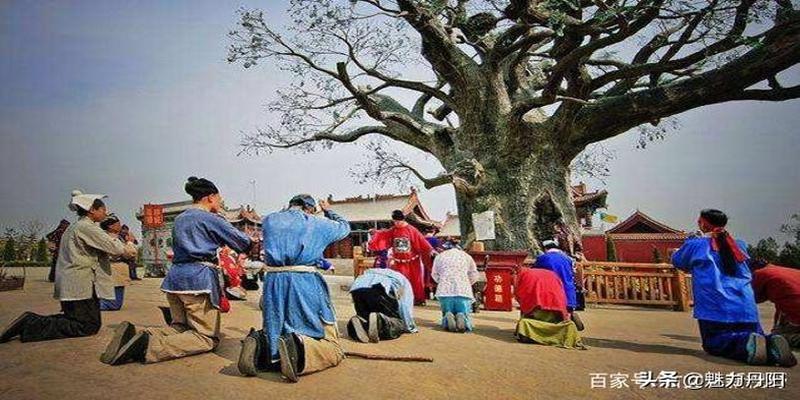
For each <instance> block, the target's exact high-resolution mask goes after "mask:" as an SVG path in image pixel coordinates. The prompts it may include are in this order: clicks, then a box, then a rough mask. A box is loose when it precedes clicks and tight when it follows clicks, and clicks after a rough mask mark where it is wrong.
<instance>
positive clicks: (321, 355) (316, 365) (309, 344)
mask: <svg viewBox="0 0 800 400" xmlns="http://www.w3.org/2000/svg"><path fill="white" fill-rule="evenodd" d="M299 336H300V338H301V339H302V340H303V349H304V350H305V367H304V368H303V372H302V373H301V374H300V375H308V374H312V373H314V372H318V371H322V370H324V369H328V368H331V367H335V366H337V365H339V363H341V362H342V360H344V350H343V349H342V346H341V345H340V344H339V333H338V332H337V330H336V325H325V337H323V338H322V339H314V338H311V337H308V336H303V335H299Z"/></svg>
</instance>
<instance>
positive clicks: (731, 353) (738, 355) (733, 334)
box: [697, 319, 764, 362]
mask: <svg viewBox="0 0 800 400" xmlns="http://www.w3.org/2000/svg"><path fill="white" fill-rule="evenodd" d="M697 323H698V324H699V325H700V337H701V338H702V339H703V350H705V351H706V353H708V354H711V355H712V356H717V357H725V358H730V359H732V360H737V361H742V362H747V340H748V339H749V338H750V334H751V333H758V334H760V335H763V334H764V331H763V330H761V324H759V323H758V322H716V321H707V320H702V319H699V320H697Z"/></svg>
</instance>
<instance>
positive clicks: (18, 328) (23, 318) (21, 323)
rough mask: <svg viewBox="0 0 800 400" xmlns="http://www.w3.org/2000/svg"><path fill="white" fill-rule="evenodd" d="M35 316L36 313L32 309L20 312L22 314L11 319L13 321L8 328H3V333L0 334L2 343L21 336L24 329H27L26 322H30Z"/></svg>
mask: <svg viewBox="0 0 800 400" xmlns="http://www.w3.org/2000/svg"><path fill="white" fill-rule="evenodd" d="M35 316H36V314H34V313H32V312H30V311H25V312H24V313H22V314H20V316H19V317H17V318H16V319H15V320H13V321H11V323H10V324H8V325H7V326H6V329H5V330H3V333H2V334H0V343H5V342H9V341H11V339H14V338H15V337H17V336H19V335H20V334H21V333H22V330H23V329H25V324H27V323H28V320H30V318H31V317H35Z"/></svg>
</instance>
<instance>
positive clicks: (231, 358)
mask: <svg viewBox="0 0 800 400" xmlns="http://www.w3.org/2000/svg"><path fill="white" fill-rule="evenodd" d="M45 272H46V271H44V269H33V270H29V274H28V278H29V280H28V283H27V284H26V287H25V290H24V291H15V292H2V293H0V324H2V325H5V324H6V323H8V322H9V321H10V320H11V319H13V318H14V317H15V316H16V315H17V314H19V313H20V312H22V311H25V310H31V311H35V312H38V313H54V312H56V311H57V310H58V303H57V302H56V301H54V300H53V299H52V297H51V295H52V284H50V283H48V282H46V281H45V280H44V276H45ZM329 279H330V280H329V282H330V284H331V287H332V288H333V291H334V300H335V304H336V307H337V310H338V314H339V324H340V328H343V324H344V321H346V320H347V318H348V317H350V316H351V315H352V314H353V308H352V305H351V304H350V301H349V297H348V296H347V294H346V292H344V291H342V290H341V288H340V287H341V286H342V285H346V284H347V281H348V279H347V278H346V277H329ZM159 284H160V279H145V280H143V281H139V282H134V283H133V285H132V286H130V287H129V288H128V290H127V292H126V296H125V297H126V299H125V307H124V308H123V310H122V311H118V312H107V313H104V314H103V328H102V329H101V331H100V333H99V334H98V335H96V336H93V337H88V338H77V339H68V340H60V341H52V342H39V343H27V344H23V343H20V342H19V341H13V342H11V343H7V344H0V399H84V398H87V399H108V398H118V399H123V398H124V399H129V398H135V399H145V398H147V399H150V398H155V399H195V398H203V399H222V398H226V399H237V400H239V399H251V398H252V399H271V398H274V399H294V398H297V399H299V398H303V399H322V398H326V399H368V398H370V399H373V398H389V399H418V398H424V399H450V398H452V399H462V398H469V399H552V398H557V397H563V398H609V399H618V398H636V399H640V398H694V399H701V398H702V399H717V398H720V399H721V398H734V397H735V398H737V399H750V398H752V399H756V398H758V399H763V398H765V396H769V398H770V399H798V398H800V367H798V368H794V369H781V368H766V367H750V366H746V365H739V364H736V363H733V362H730V361H727V360H724V359H720V358H715V357H710V356H708V355H706V354H705V353H703V351H702V350H701V348H700V342H699V338H698V333H697V328H696V325H695V321H694V320H693V319H692V318H691V315H690V313H680V312H671V311H666V310H649V309H640V308H627V307H615V308H592V309H589V310H587V311H586V312H584V313H583V314H582V318H583V320H584V322H585V323H586V326H587V330H586V331H585V332H583V334H584V341H585V343H586V344H587V345H588V346H589V347H590V349H589V350H586V351H579V350H565V349H560V348H553V347H544V346H537V345H526V344H521V343H517V342H516V341H515V340H514V337H513V335H512V332H513V329H514V324H515V319H516V313H514V312H487V311H482V312H480V313H479V314H477V315H475V326H476V331H475V332H474V333H472V334H452V333H448V332H444V331H442V330H440V329H438V328H437V320H438V315H439V313H438V310H437V307H436V305H435V303H433V304H429V305H428V306H426V307H420V308H416V309H415V312H416V317H417V321H418V324H419V325H420V332H419V333H418V334H415V335H405V336H403V337H401V338H400V339H398V340H394V341H388V342H381V343H380V344H377V345H374V344H373V345H370V344H361V343H355V342H353V341H351V340H349V339H348V338H344V339H343V343H344V346H345V348H346V349H347V350H352V351H363V352H371V353H381V354H392V355H423V356H429V357H433V358H434V362H433V363H403V362H390V361H373V360H361V359H347V360H345V361H344V362H343V363H342V364H341V365H340V366H339V367H338V368H334V369H332V370H328V371H323V372H321V373H318V374H315V375H310V376H306V377H303V378H302V379H301V381H300V382H299V383H297V384H289V383H285V382H283V381H282V380H281V378H280V376H279V375H278V374H273V373H265V374H262V375H260V376H258V377H255V378H245V377H242V376H240V375H239V373H238V371H237V369H236V360H237V357H238V354H239V346H240V343H239V341H240V339H241V338H242V337H243V336H244V335H245V334H246V333H247V331H248V329H249V328H250V327H251V326H257V325H259V324H260V312H259V310H258V305H257V303H256V302H257V299H258V293H251V294H250V297H249V299H248V301H246V302H236V303H234V304H233V309H232V311H231V312H230V313H228V314H225V315H224V316H223V321H222V325H223V327H222V334H223V339H222V341H221V343H220V346H219V348H218V349H217V350H216V351H215V352H214V353H209V354H204V355H199V356H194V357H189V358H185V359H181V360H174V361H170V362H164V363H161V364H152V365H141V364H129V365H124V366H119V367H110V366H107V365H105V364H102V363H100V362H99V361H98V357H99V355H100V353H101V352H102V351H103V349H104V348H105V345H106V343H107V341H108V340H109V339H110V337H111V334H112V331H113V328H114V327H115V326H117V324H119V323H120V322H121V321H124V320H129V321H132V322H133V323H135V324H139V325H157V324H159V323H160V322H161V321H160V320H161V315H160V312H159V311H158V309H157V308H156V306H158V305H162V304H166V302H165V300H164V296H163V295H162V294H161V293H160V291H159V290H158V286H159ZM771 312H772V309H771V307H763V308H762V319H763V321H764V324H765V325H767V326H768V324H769V320H770V318H771V315H772V314H771ZM341 331H342V332H344V329H341ZM647 371H651V372H652V373H653V374H654V375H657V374H658V373H659V372H661V371H676V372H677V373H678V374H680V375H684V374H687V373H692V372H698V373H701V374H703V375H705V374H706V373H715V372H720V373H722V374H723V375H724V374H728V373H731V372H733V373H737V372H743V373H748V372H757V373H765V372H778V373H785V374H786V375H785V378H786V383H785V388H784V389H782V390H781V389H705V390H699V391H696V390H689V389H683V388H681V389H658V388H646V389H640V388H639V387H638V386H637V385H636V384H635V383H634V382H633V381H632V379H633V376H634V374H636V373H639V372H647ZM594 373H600V374H616V373H620V374H627V375H628V376H629V378H628V379H627V381H625V383H627V385H628V386H630V387H628V388H625V387H623V388H620V389H616V388H615V389H612V388H606V389H597V388H595V389H593V388H592V387H591V378H592V374H594ZM622 376H624V375H622ZM596 377H600V375H596ZM607 383H608V384H610V381H607Z"/></svg>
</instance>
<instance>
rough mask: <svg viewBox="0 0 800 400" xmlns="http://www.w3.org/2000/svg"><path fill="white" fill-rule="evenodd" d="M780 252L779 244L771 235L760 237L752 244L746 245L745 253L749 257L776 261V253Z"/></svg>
mask: <svg viewBox="0 0 800 400" xmlns="http://www.w3.org/2000/svg"><path fill="white" fill-rule="evenodd" d="M780 252H781V246H780V245H779V244H778V241H777V240H775V239H774V238H772V237H768V238H766V239H761V240H759V241H758V243H757V244H756V245H755V247H754V246H750V245H748V246H747V253H748V254H750V257H751V258H759V259H763V260H766V261H768V262H776V261H778V254H780Z"/></svg>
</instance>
